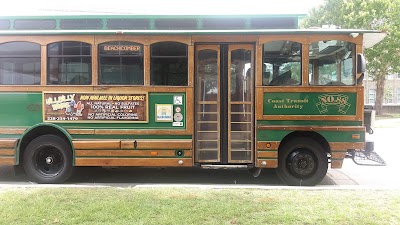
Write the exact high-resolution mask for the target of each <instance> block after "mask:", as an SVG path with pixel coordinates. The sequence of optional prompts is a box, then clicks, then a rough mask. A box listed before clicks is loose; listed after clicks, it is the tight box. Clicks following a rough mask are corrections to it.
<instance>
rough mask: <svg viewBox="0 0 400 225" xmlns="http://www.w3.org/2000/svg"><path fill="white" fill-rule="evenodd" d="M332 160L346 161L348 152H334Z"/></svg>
mask: <svg viewBox="0 0 400 225" xmlns="http://www.w3.org/2000/svg"><path fill="white" fill-rule="evenodd" d="M331 156H332V159H344V157H345V156H346V152H332V153H331Z"/></svg>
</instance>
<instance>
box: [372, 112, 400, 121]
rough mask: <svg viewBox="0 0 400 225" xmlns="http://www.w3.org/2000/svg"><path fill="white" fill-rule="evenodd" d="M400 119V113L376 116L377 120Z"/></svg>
mask: <svg viewBox="0 0 400 225" xmlns="http://www.w3.org/2000/svg"><path fill="white" fill-rule="evenodd" d="M397 118H400V113H391V114H383V115H376V116H375V119H376V120H385V119H397Z"/></svg>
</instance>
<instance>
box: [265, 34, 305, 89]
mask: <svg viewBox="0 0 400 225" xmlns="http://www.w3.org/2000/svg"><path fill="white" fill-rule="evenodd" d="M273 42H293V43H297V44H299V45H300V48H299V50H300V54H299V57H300V60H299V61H298V62H299V63H300V71H299V72H300V77H299V80H298V82H299V83H298V84H295V85H271V84H263V73H264V72H263V71H262V70H263V69H262V67H261V75H260V76H261V85H262V86H263V87H299V86H303V83H304V82H303V73H304V69H303V67H304V65H303V64H304V46H305V45H306V44H304V43H302V42H300V41H299V40H294V39H291V38H286V39H285V38H284V37H283V38H282V39H273V40H268V41H267V42H263V43H261V55H260V57H261V65H264V62H265V61H264V56H265V50H264V47H265V45H266V44H270V43H273ZM281 75H282V74H281ZM278 76H279V75H278ZM272 80H273V78H272V79H271V81H270V82H269V83H271V82H272Z"/></svg>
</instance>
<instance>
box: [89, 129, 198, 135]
mask: <svg viewBox="0 0 400 225" xmlns="http://www.w3.org/2000/svg"><path fill="white" fill-rule="evenodd" d="M94 133H95V134H101V135H131V134H132V135H190V134H192V132H190V131H188V130H172V129H163V130H157V129H146V130H145V129H96V130H94Z"/></svg>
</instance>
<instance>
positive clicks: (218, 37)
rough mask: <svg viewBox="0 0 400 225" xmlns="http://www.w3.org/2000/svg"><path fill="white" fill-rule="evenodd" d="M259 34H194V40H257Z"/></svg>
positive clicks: (246, 41)
mask: <svg viewBox="0 0 400 225" xmlns="http://www.w3.org/2000/svg"><path fill="white" fill-rule="evenodd" d="M257 41H258V36H256V35H240V34H238V35H194V36H192V42H193V43H195V42H222V43H226V42H242V43H243V42H245V43H249V42H257Z"/></svg>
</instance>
